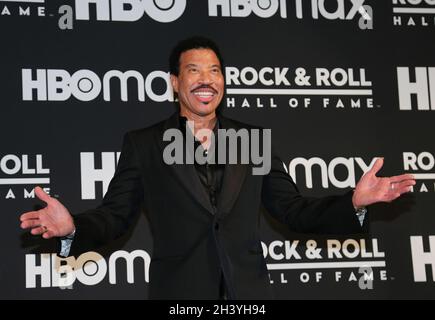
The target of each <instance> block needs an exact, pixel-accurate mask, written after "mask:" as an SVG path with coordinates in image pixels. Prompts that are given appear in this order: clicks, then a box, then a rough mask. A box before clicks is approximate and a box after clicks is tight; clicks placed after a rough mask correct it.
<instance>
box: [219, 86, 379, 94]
mask: <svg viewBox="0 0 435 320" xmlns="http://www.w3.org/2000/svg"><path fill="white" fill-rule="evenodd" d="M227 94H243V95H248V94H249V95H331V96H371V95H373V90H363V89H231V88H230V89H227Z"/></svg>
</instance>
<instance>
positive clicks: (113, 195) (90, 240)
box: [70, 134, 143, 255]
mask: <svg viewBox="0 0 435 320" xmlns="http://www.w3.org/2000/svg"><path fill="white" fill-rule="evenodd" d="M142 199H143V184H142V176H141V171H140V165H139V161H138V158H137V152H136V150H135V146H134V142H133V141H132V139H131V137H130V134H126V135H125V137H124V142H123V146H122V151H121V156H120V159H119V162H118V166H117V169H116V171H115V174H114V176H113V178H112V180H111V182H110V184H109V188H108V190H107V193H106V194H105V196H104V199H103V201H102V204H101V205H100V206H99V207H98V208H96V209H92V210H88V211H86V212H84V213H82V214H79V215H75V216H74V223H75V225H76V234H75V236H74V241H73V243H72V246H71V251H70V255H77V254H80V253H82V252H85V251H89V250H93V249H95V248H98V247H100V246H103V245H105V244H107V243H109V242H110V241H112V240H114V239H116V238H119V237H120V236H121V235H123V234H124V233H125V232H126V231H127V229H128V228H129V226H130V224H131V222H132V221H134V218H135V217H136V215H138V214H139V212H140V206H141V201H142Z"/></svg>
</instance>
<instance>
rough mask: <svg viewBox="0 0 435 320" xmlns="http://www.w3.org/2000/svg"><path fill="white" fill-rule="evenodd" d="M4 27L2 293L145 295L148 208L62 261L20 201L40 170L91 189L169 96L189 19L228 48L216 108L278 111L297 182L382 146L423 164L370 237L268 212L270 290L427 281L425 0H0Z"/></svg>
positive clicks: (307, 183) (432, 247) (259, 113)
mask: <svg viewBox="0 0 435 320" xmlns="http://www.w3.org/2000/svg"><path fill="white" fill-rule="evenodd" d="M0 34H1V38H0V39H1V40H0V41H1V44H2V45H1V49H0V58H1V59H0V63H1V72H0V106H1V113H0V114H1V116H0V123H1V125H0V141H1V143H0V208H1V212H0V213H1V226H2V227H1V230H2V231H1V233H0V234H1V240H0V245H1V259H0V283H1V286H0V298H3V299H10V298H19V299H21V298H25V299H33V298H53V299H75V298H81V299H86V298H97V299H100V298H121V299H124V298H133V299H146V298H147V290H148V284H149V278H148V268H149V263H150V257H151V256H152V236H151V233H150V230H149V227H148V223H147V220H146V216H145V215H141V216H140V218H139V219H138V221H137V223H136V224H135V225H134V227H132V229H131V230H130V232H129V234H127V235H125V237H123V238H122V239H120V240H118V241H116V242H115V243H113V244H111V245H110V246H108V247H106V248H102V249H101V250H99V251H98V252H89V253H85V254H83V255H81V256H78V257H75V258H73V257H71V258H68V259H63V260H62V259H59V258H57V257H56V255H52V254H51V252H52V250H53V248H54V247H55V246H56V242H55V241H43V240H41V239H40V238H39V237H34V236H31V235H29V234H28V233H25V232H23V231H22V230H21V229H20V228H19V221H18V217H19V215H20V214H21V213H22V212H25V211H29V210H32V209H34V208H37V207H38V206H39V207H40V206H41V205H43V204H42V203H41V202H40V201H38V200H37V199H35V197H34V193H33V188H34V186H35V185H39V186H41V187H43V188H44V189H45V190H46V191H47V192H49V193H50V194H51V195H52V196H54V197H57V198H58V199H59V200H61V201H62V202H63V203H64V204H65V205H66V206H67V207H68V208H69V209H70V210H71V211H72V212H74V213H78V212H81V211H83V210H85V209H87V208H90V207H93V206H96V205H98V203H99V201H100V200H101V198H102V196H103V194H104V192H105V190H106V188H107V186H108V183H109V181H110V179H111V176H112V175H113V172H114V170H115V167H116V163H117V159H118V157H119V151H120V147H121V140H122V136H123V134H124V133H125V132H126V131H128V130H131V129H136V128H141V127H145V126H148V125H150V124H153V123H156V122H157V121H160V120H162V119H164V118H166V117H167V116H169V115H170V114H171V113H172V112H174V110H175V108H174V101H173V100H174V99H173V94H172V90H171V88H170V86H169V82H168V79H169V76H168V64H167V56H168V54H169V51H170V49H171V48H172V47H173V45H174V44H175V43H176V42H177V41H178V40H180V39H183V38H185V37H188V36H192V35H204V36H208V37H210V38H212V39H214V40H215V41H216V42H217V43H218V44H219V45H220V46H221V49H222V51H223V54H224V59H225V64H226V65H225V78H226V96H225V97H224V100H223V106H222V109H223V113H224V114H225V115H227V116H228V117H231V118H234V119H238V120H241V121H244V122H248V123H253V124H257V125H261V126H264V127H268V128H272V137H273V140H274V142H275V144H276V145H277V148H278V151H279V152H280V153H281V154H282V155H283V160H284V162H285V165H286V168H287V169H288V172H289V174H290V175H291V176H292V177H293V178H294V179H295V180H296V182H297V184H298V186H299V187H300V189H301V191H302V192H303V193H304V194H305V195H310V196H323V195H328V194H335V193H344V192H346V191H347V190H349V189H351V188H353V187H354V186H355V183H356V181H358V179H359V178H360V177H361V175H362V174H363V173H364V172H365V171H366V170H368V169H369V168H370V166H371V165H372V164H373V161H374V159H375V158H376V157H385V166H384V168H383V169H382V171H381V174H382V175H392V174H399V173H402V172H406V173H413V174H415V176H416V178H417V185H416V186H415V187H414V190H413V192H412V193H411V194H409V195H407V196H406V197H404V198H402V199H400V200H398V201H396V202H395V203H392V204H381V205H375V206H373V207H372V208H370V224H371V228H370V234H369V235H368V236H359V235H356V236H355V235H351V236H348V237H343V238H335V237H325V236H321V235H301V234H293V233H290V232H288V231H287V230H286V229H285V228H284V227H283V226H281V225H280V224H278V223H277V222H276V221H273V220H272V219H271V218H270V217H269V216H268V215H267V214H264V215H262V217H263V218H262V221H261V233H262V239H263V242H262V246H263V251H264V255H265V257H266V259H267V263H268V268H269V270H270V282H271V283H272V286H273V288H274V290H275V292H276V296H277V298H280V299H299V298H308V299H311V298H355V299H359V298H368V299H396V298H435V286H434V281H435V204H434V195H435V145H434V138H433V137H434V134H433V128H434V120H435V61H434V57H435V41H434V35H435V1H434V0H424V1H423V0H412V1H411V0H287V1H286V0H196V1H194V0H142V1H141V0H76V1H71V0H69V1H68V0H63V1H50V0H26V1H24V0H22V1H16V0H0ZM253 214H255V213H253ZM180 241H182V239H180Z"/></svg>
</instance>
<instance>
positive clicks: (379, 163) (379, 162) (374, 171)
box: [369, 158, 384, 175]
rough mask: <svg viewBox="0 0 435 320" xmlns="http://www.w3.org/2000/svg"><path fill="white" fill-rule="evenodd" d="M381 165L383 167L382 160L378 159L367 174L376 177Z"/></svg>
mask: <svg viewBox="0 0 435 320" xmlns="http://www.w3.org/2000/svg"><path fill="white" fill-rule="evenodd" d="M383 165H384V158H378V159H377V160H376V162H375V164H374V165H373V167H372V168H371V169H370V171H369V172H370V173H372V174H374V175H376V174H377V173H378V172H379V170H381V168H382V166H383Z"/></svg>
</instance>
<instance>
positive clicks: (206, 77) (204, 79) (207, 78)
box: [199, 71, 213, 84]
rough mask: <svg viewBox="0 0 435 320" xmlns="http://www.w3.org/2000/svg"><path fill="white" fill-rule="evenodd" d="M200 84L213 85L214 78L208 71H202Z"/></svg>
mask: <svg viewBox="0 0 435 320" xmlns="http://www.w3.org/2000/svg"><path fill="white" fill-rule="evenodd" d="M199 83H201V84H212V83H213V77H212V75H211V74H210V72H208V71H201V73H200V75H199Z"/></svg>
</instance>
